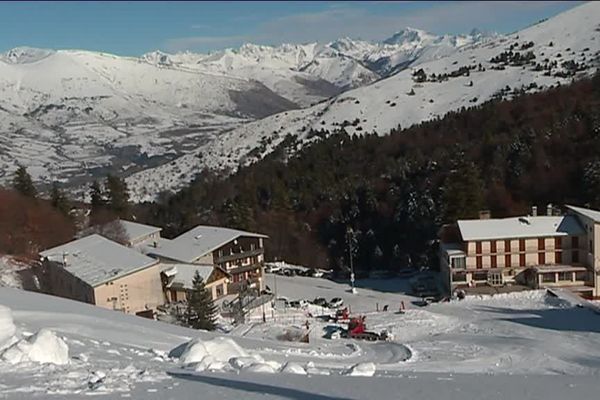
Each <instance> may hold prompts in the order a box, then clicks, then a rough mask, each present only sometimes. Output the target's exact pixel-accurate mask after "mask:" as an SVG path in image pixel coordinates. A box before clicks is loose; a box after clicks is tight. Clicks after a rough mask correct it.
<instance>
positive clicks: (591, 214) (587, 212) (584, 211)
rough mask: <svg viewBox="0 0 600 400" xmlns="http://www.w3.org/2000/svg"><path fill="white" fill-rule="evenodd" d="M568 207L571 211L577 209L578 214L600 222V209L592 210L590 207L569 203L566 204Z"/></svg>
mask: <svg viewBox="0 0 600 400" xmlns="http://www.w3.org/2000/svg"><path fill="white" fill-rule="evenodd" d="M566 207H567V208H568V209H569V210H571V211H575V212H576V213H578V214H581V215H583V216H586V217H588V218H590V219H592V220H593V221H594V222H600V211H596V210H592V209H590V208H583V207H577V206H571V205H568V204H567V205H566Z"/></svg>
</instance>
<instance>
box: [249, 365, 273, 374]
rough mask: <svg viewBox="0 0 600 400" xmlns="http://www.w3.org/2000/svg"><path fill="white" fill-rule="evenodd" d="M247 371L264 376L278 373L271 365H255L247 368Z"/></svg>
mask: <svg viewBox="0 0 600 400" xmlns="http://www.w3.org/2000/svg"><path fill="white" fill-rule="evenodd" d="M245 370H246V371H250V372H260V373H263V374H275V373H277V369H276V368H274V367H273V365H271V364H270V363H255V364H252V365H249V366H248V367H247V368H245Z"/></svg>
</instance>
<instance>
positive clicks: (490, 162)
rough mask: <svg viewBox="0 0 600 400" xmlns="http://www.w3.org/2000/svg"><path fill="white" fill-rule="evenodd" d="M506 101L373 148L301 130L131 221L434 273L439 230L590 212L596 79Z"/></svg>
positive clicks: (364, 141)
mask: <svg viewBox="0 0 600 400" xmlns="http://www.w3.org/2000/svg"><path fill="white" fill-rule="evenodd" d="M513 95H514V96H515V98H514V99H513V100H511V101H507V100H492V101H489V102H487V103H484V104H482V105H480V106H477V107H476V108H472V109H469V110H464V109H463V110H460V111H459V112H452V113H449V114H447V115H446V116H445V117H443V118H438V119H435V120H433V121H430V122H426V123H422V124H420V125H417V126H413V127H411V128H409V129H404V130H393V131H392V132H390V133H389V135H387V136H383V137H379V136H377V135H375V134H367V135H365V136H356V135H353V136H349V135H348V134H346V133H345V132H344V131H343V130H342V131H341V132H339V134H336V135H331V134H330V132H327V131H319V132H317V131H313V132H312V135H313V136H314V142H313V143H312V144H311V145H310V146H308V147H305V148H303V149H302V150H300V151H299V152H297V153H295V152H294V153H293V155H292V152H291V151H290V149H292V148H294V146H295V143H294V140H293V139H292V138H291V137H290V138H288V140H286V141H285V142H284V143H283V144H282V145H281V146H279V147H278V148H277V151H275V152H274V153H273V154H271V155H270V156H268V157H267V158H265V159H263V160H262V161H259V162H257V163H256V164H253V165H251V166H248V167H245V168H241V169H240V170H239V171H238V172H237V173H236V174H235V175H233V176H231V177H229V178H227V179H226V180H219V179H218V178H217V177H215V176H212V175H211V174H210V173H208V172H204V173H201V174H199V175H198V178H197V179H196V181H195V182H194V184H192V185H191V186H190V187H188V188H186V189H184V190H182V191H180V192H179V193H177V194H176V195H173V196H171V197H169V196H162V198H161V199H160V200H159V201H158V202H157V203H153V204H146V205H143V206H140V207H139V208H138V210H136V211H137V214H138V216H139V218H141V219H143V220H146V221H147V222H150V223H154V224H157V225H160V226H165V227H166V229H165V234H166V235H169V234H176V233H179V232H181V231H182V230H184V229H187V228H189V227H191V226H192V225H194V224H197V223H220V224H225V225H228V226H233V227H238V228H244V229H251V230H257V231H260V232H264V233H266V234H268V235H269V236H270V237H271V240H270V241H269V243H268V249H267V256H268V257H269V258H276V257H278V258H285V259H286V260H288V261H290V262H298V263H303V264H309V265H314V266H319V267H327V266H329V267H332V268H338V269H343V266H344V265H346V263H347V254H348V246H347V241H348V240H353V241H354V242H355V245H354V246H352V247H353V249H354V252H355V255H354V256H355V265H357V266H358V268H359V269H360V270H362V271H367V270H372V269H390V270H398V269H399V268H402V267H405V266H408V265H410V264H412V265H422V264H426V263H429V264H434V263H435V262H434V260H433V259H432V257H433V254H434V250H435V246H436V242H435V240H436V237H437V231H438V229H439V227H440V226H441V225H442V224H443V223H446V222H452V221H454V220H455V219H456V218H468V217H476V216H477V214H478V211H479V210H481V209H489V210H491V212H492V215H493V216H496V217H500V216H506V215H513V214H517V213H526V212H528V210H529V207H530V206H531V205H536V204H537V205H538V206H542V207H543V206H545V205H546V203H554V204H563V203H574V204H589V205H590V206H592V207H600V76H595V77H593V78H591V79H585V80H582V81H578V82H576V83H573V84H571V85H569V86H562V87H554V88H551V89H549V90H546V91H544V92H541V93H537V94H519V93H513ZM342 129H343V128H342ZM348 227H351V228H352V229H353V232H354V234H353V235H350V236H349V235H347V228H348ZM349 238H351V239H349Z"/></svg>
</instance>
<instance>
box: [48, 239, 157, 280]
mask: <svg viewBox="0 0 600 400" xmlns="http://www.w3.org/2000/svg"><path fill="white" fill-rule="evenodd" d="M40 255H41V256H43V257H46V258H48V259H49V260H51V261H56V262H59V263H62V262H63V260H64V259H65V258H66V261H67V263H66V264H67V265H66V266H65V267H64V268H65V270H66V271H68V272H69V273H71V274H72V275H74V276H76V277H77V278H79V279H81V280H82V281H83V282H85V283H87V284H89V285H90V286H92V287H95V286H99V285H101V284H103V283H106V282H109V281H112V280H115V279H117V278H120V277H122V276H125V275H129V274H131V273H133V272H136V271H140V270H143V269H145V268H148V267H150V266H153V265H154V264H157V263H158V261H157V260H155V259H153V258H150V257H147V256H145V255H143V254H141V253H139V252H137V251H135V250H132V249H130V248H128V247H125V246H122V245H120V244H118V243H116V242H113V241H112V240H108V239H106V238H105V237H102V236H100V235H97V234H93V235H90V236H86V237H83V238H81V239H77V240H74V241H72V242H69V243H66V244H63V245H61V246H57V247H53V248H51V249H48V250H45V251H43V252H41V253H40Z"/></svg>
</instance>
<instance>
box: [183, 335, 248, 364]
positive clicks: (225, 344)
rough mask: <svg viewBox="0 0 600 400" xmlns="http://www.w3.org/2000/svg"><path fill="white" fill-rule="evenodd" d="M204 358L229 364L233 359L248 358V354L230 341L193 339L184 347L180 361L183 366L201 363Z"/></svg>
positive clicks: (223, 338)
mask: <svg viewBox="0 0 600 400" xmlns="http://www.w3.org/2000/svg"><path fill="white" fill-rule="evenodd" d="M206 357H211V358H212V359H213V360H215V361H223V362H229V360H230V359H232V358H235V357H248V353H246V351H245V350H244V349H243V348H241V347H240V346H239V345H238V344H237V343H236V342H234V341H233V340H232V339H229V338H226V337H222V336H221V337H216V338H214V339H211V340H203V339H202V338H197V339H194V340H192V341H190V342H188V344H187V345H186V347H185V348H184V350H183V353H182V354H181V356H180V360H181V362H182V363H183V364H191V363H197V362H202V360H204V359H205V358H206Z"/></svg>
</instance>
